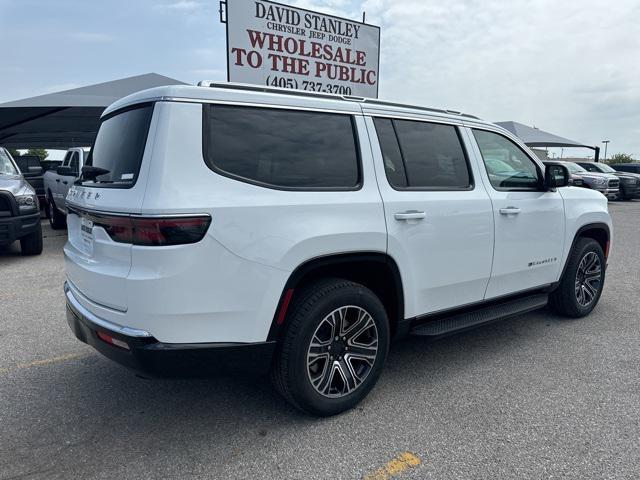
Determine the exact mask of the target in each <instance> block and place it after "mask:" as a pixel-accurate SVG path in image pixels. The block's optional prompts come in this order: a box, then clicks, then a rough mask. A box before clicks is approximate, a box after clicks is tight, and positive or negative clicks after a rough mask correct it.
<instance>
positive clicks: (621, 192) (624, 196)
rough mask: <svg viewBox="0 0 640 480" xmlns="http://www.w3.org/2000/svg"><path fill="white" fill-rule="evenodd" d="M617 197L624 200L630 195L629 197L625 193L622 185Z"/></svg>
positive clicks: (627, 199)
mask: <svg viewBox="0 0 640 480" xmlns="http://www.w3.org/2000/svg"><path fill="white" fill-rule="evenodd" d="M618 199H619V200H622V201H624V202H627V201H629V200H631V197H629V196H628V195H627V193H626V192H625V191H624V187H620V193H619V195H618Z"/></svg>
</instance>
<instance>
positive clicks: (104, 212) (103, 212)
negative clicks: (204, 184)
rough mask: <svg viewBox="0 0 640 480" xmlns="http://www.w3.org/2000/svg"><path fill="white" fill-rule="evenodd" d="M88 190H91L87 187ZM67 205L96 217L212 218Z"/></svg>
mask: <svg viewBox="0 0 640 480" xmlns="http://www.w3.org/2000/svg"><path fill="white" fill-rule="evenodd" d="M87 188H90V187H89V186H88V185H87ZM67 204H68V205H69V207H70V208H71V210H74V211H75V212H80V213H88V214H94V215H109V216H112V217H131V218H190V217H209V218H211V214H210V213H206V212H200V213H167V214H164V213H153V214H145V213H126V212H112V211H108V210H96V209H92V208H88V207H86V206H81V205H78V204H77V203H73V202H69V201H67Z"/></svg>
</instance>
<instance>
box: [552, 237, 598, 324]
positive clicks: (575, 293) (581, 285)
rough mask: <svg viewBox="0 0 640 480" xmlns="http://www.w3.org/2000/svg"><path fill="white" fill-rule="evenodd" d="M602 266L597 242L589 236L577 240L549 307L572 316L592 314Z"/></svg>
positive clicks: (596, 301) (596, 300)
mask: <svg viewBox="0 0 640 480" xmlns="http://www.w3.org/2000/svg"><path fill="white" fill-rule="evenodd" d="M605 267H606V259H605V257H604V252H603V251H602V247H601V246H600V244H599V243H598V242H596V241H595V240H593V239H591V238H581V239H579V240H578V241H577V242H576V244H575V246H574V247H573V250H572V251H571V253H570V254H569V259H568V260H567V267H566V269H565V272H564V274H563V276H562V279H561V280H560V285H559V286H558V288H557V289H556V290H555V291H554V292H553V293H551V295H550V296H549V305H550V307H551V308H552V310H554V311H555V312H557V313H560V314H562V315H566V316H569V317H574V318H578V317H584V316H585V315H588V314H589V313H591V311H592V310H593V309H594V308H595V306H596V305H597V303H598V300H599V299H600V295H601V294H602V288H603V287H604V277H605Z"/></svg>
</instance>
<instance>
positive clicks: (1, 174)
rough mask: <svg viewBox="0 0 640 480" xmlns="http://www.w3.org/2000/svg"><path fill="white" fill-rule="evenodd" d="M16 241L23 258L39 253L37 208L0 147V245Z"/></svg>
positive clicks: (32, 194)
mask: <svg viewBox="0 0 640 480" xmlns="http://www.w3.org/2000/svg"><path fill="white" fill-rule="evenodd" d="M16 240H19V241H20V249H21V251H22V254H23V255H39V254H40V253H42V226H41V224H40V208H39V206H38V197H37V196H36V191H35V190H34V188H33V187H32V186H31V185H29V183H27V181H26V180H25V179H24V177H23V176H22V174H21V173H20V170H19V169H18V166H17V165H16V163H15V162H14V160H13V157H12V156H11V154H10V153H9V152H8V151H7V150H6V149H4V148H2V147H0V245H3V246H4V245H10V244H11V243H13V242H15V241H16ZM0 308H1V307H0Z"/></svg>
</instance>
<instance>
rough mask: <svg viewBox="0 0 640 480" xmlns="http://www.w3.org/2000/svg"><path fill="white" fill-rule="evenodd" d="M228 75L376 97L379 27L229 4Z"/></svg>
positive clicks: (240, 1)
mask: <svg viewBox="0 0 640 480" xmlns="http://www.w3.org/2000/svg"><path fill="white" fill-rule="evenodd" d="M225 20H226V26H227V76H228V80H229V81H231V82H239V83H251V84H257V85H267V86H273V87H281V88H292V89H298V90H308V91H314V92H324V93H335V94H339V95H353V96H360V97H369V98H377V97H378V85H379V75H378V71H379V63H380V27H376V26H374V25H367V24H364V23H360V22H355V21H352V20H348V19H344V18H339V17H334V16H331V15H324V14H321V13H316V12H312V11H310V10H305V9H301V8H296V7H291V6H288V5H283V4H280V3H275V2H271V1H268V0H227V2H226V16H225Z"/></svg>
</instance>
